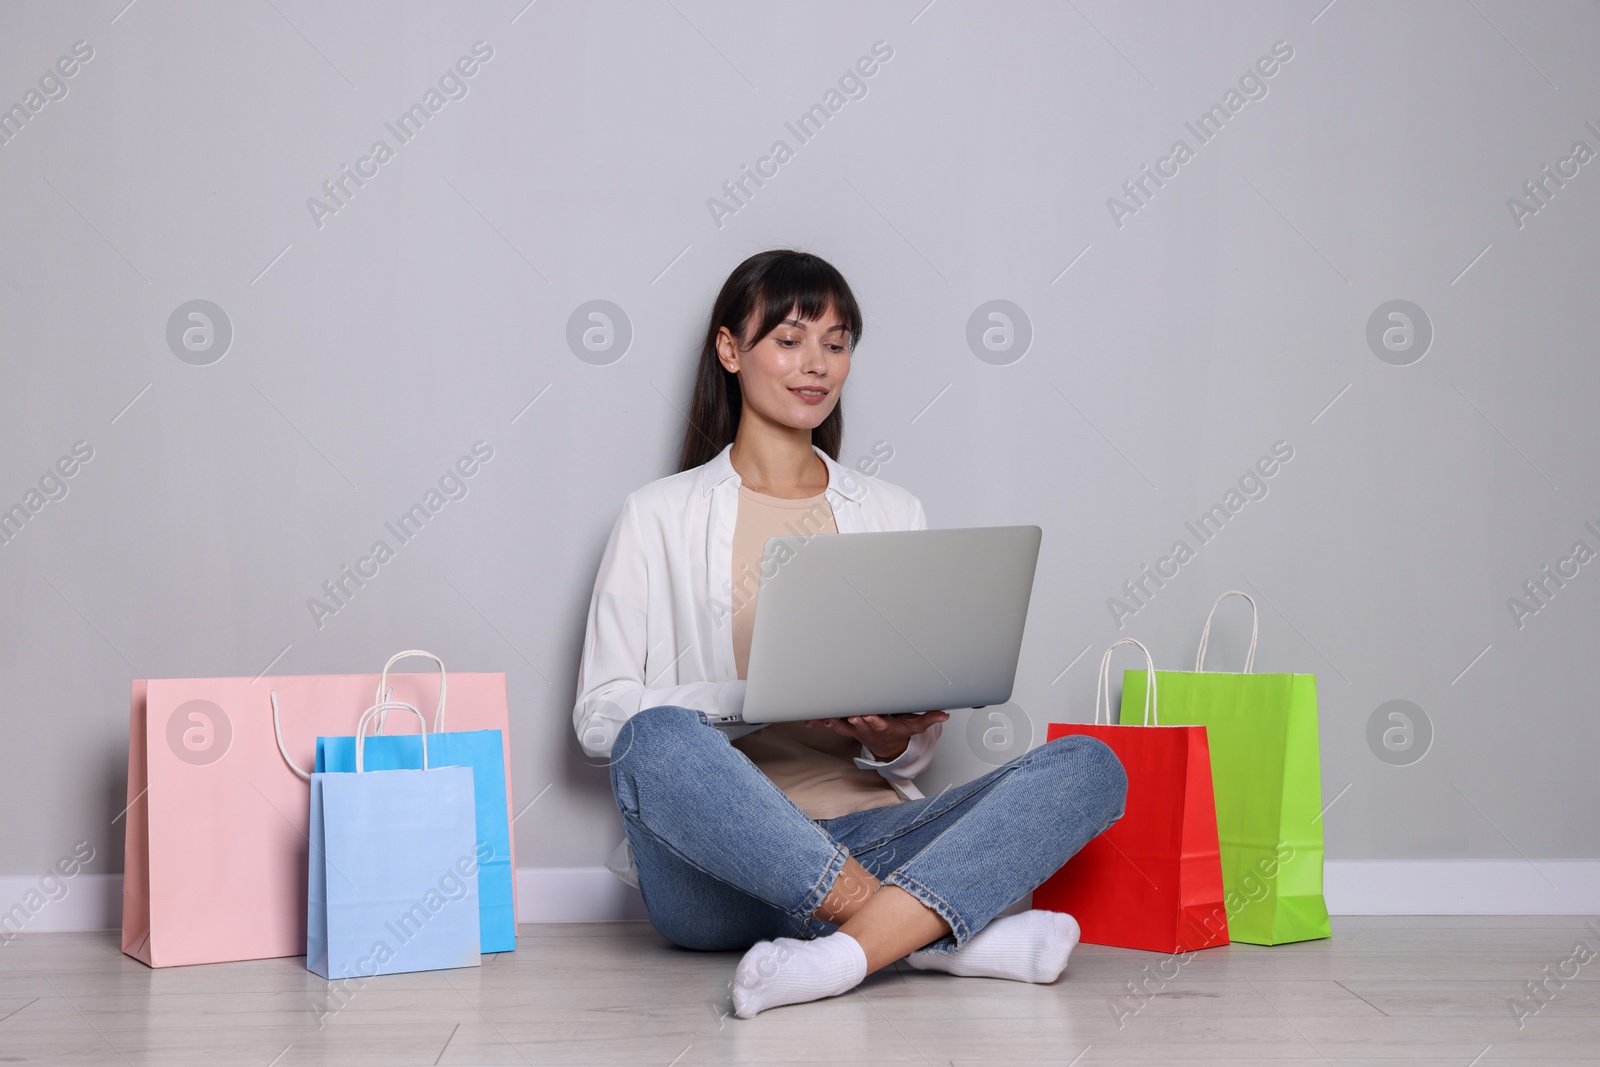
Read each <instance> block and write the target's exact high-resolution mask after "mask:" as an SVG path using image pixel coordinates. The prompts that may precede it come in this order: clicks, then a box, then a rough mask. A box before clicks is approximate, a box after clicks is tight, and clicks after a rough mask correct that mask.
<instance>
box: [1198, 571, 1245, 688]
mask: <svg viewBox="0 0 1600 1067" xmlns="http://www.w3.org/2000/svg"><path fill="white" fill-rule="evenodd" d="M1231 596H1242V597H1244V598H1245V599H1246V600H1248V601H1250V651H1248V652H1246V653H1245V654H1244V673H1245V674H1249V673H1250V671H1251V669H1252V668H1253V667H1254V666H1255V663H1256V635H1257V634H1258V633H1259V632H1260V629H1261V611H1260V609H1259V608H1257V607H1256V601H1255V597H1253V596H1251V595H1250V594H1249V593H1246V592H1245V591H1244V590H1242V589H1230V590H1228V591H1227V592H1226V593H1223V594H1222V595H1221V596H1219V597H1217V600H1216V603H1214V604H1212V605H1211V611H1210V613H1209V614H1207V615H1206V626H1205V629H1203V630H1201V631H1200V649H1199V651H1197V652H1196V653H1195V654H1194V669H1195V672H1196V673H1199V672H1200V671H1203V670H1205V667H1204V666H1202V664H1204V663H1205V660H1206V644H1207V643H1208V642H1209V641H1210V640H1211V616H1212V615H1215V614H1216V613H1217V607H1218V605H1220V604H1221V603H1222V602H1223V601H1224V600H1226V599H1228V597H1231Z"/></svg>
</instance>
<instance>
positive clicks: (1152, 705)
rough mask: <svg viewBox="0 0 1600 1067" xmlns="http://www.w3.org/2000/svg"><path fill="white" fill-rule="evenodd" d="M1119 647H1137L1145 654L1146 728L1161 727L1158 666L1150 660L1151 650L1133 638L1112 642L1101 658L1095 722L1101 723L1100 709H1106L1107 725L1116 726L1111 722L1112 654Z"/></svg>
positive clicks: (1095, 703)
mask: <svg viewBox="0 0 1600 1067" xmlns="http://www.w3.org/2000/svg"><path fill="white" fill-rule="evenodd" d="M1118 645H1137V646H1138V648H1139V651H1140V652H1143V653H1144V663H1145V677H1146V679H1147V682H1148V684H1147V685H1146V686H1145V687H1144V724H1145V725H1146V726H1159V725H1161V719H1160V716H1159V715H1158V714H1157V712H1156V664H1155V660H1153V659H1151V658H1150V650H1149V649H1148V648H1145V647H1144V645H1142V644H1140V643H1139V642H1138V641H1135V640H1134V639H1133V638H1131V637H1124V638H1122V639H1121V640H1118V641H1113V642H1111V647H1110V648H1108V649H1106V654H1105V655H1104V656H1102V657H1100V682H1099V686H1098V687H1097V688H1096V690H1095V694H1094V721H1095V722H1096V723H1098V722H1099V721H1100V707H1101V705H1102V704H1103V705H1104V706H1105V709H1106V725H1107V726H1114V725H1116V724H1115V723H1113V722H1112V721H1111V653H1113V652H1115V651H1116V649H1117V646H1118Z"/></svg>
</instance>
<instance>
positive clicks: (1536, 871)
mask: <svg viewBox="0 0 1600 1067" xmlns="http://www.w3.org/2000/svg"><path fill="white" fill-rule="evenodd" d="M66 887H67V891H66V894H65V895H64V896H61V895H60V889H59V888H57V889H56V890H55V892H56V894H57V895H58V896H59V899H57V900H50V899H49V898H48V897H49V895H48V894H47V893H45V892H44V889H45V888H46V887H42V886H41V885H40V881H39V879H38V878H37V877H26V876H23V877H17V876H12V875H0V941H4V940H5V939H6V937H7V935H8V934H10V933H46V932H52V931H67V930H113V929H116V928H118V927H119V926H121V924H122V876H121V875H118V874H87V873H86V874H80V875H78V876H77V877H76V878H72V879H70V880H68V881H67V882H66ZM30 891H34V892H36V893H37V894H38V895H37V896H35V897H33V898H31V901H30V898H29V897H28V893H29V892H30ZM1324 894H1325V896H1326V897H1327V900H1328V910H1329V911H1330V912H1332V913H1333V914H1335V915H1595V914H1600V860H1537V861H1532V862H1529V861H1524V860H1329V861H1328V863H1327V865H1326V867H1325V868H1324ZM41 901H42V904H41V903H40V902H41ZM30 902H31V903H32V904H34V905H38V906H36V907H35V908H34V909H32V910H30V909H29V907H28V904H29V903H30ZM18 905H20V906H22V909H23V912H24V913H26V921H22V920H21V919H19V917H18V913H17V912H15V911H14V910H13V909H14V907H15V906H18ZM646 917H647V916H646V913H645V909H644V900H643V898H641V897H640V896H639V891H638V890H637V889H634V888H633V887H632V886H630V885H627V884H626V883H624V882H623V881H622V880H621V879H619V878H618V877H617V876H616V875H614V874H612V873H611V872H610V871H608V870H606V869H605V868H604V867H524V868H522V869H520V870H518V871H517V919H518V921H520V922H525V923H556V922H562V923H581V922H614V921H617V920H622V919H644V918H646Z"/></svg>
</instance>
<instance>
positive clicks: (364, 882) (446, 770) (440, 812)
mask: <svg viewBox="0 0 1600 1067" xmlns="http://www.w3.org/2000/svg"><path fill="white" fill-rule="evenodd" d="M390 708H395V709H403V710H406V711H410V712H411V713H412V714H414V715H416V716H417V721H418V723H419V724H420V725H421V727H422V729H423V731H424V736H423V738H421V739H420V747H421V756H422V759H421V763H422V766H421V767H420V768H419V769H416V770H376V769H371V768H369V767H367V766H366V765H365V761H364V759H363V755H364V753H363V751H362V747H360V746H358V747H357V748H356V751H355V770H354V771H353V772H339V771H323V772H317V773H314V774H312V776H311V819H310V833H309V835H308V836H309V837H310V839H311V853H310V870H309V876H308V878H307V883H308V889H307V893H306V967H307V969H309V970H311V971H313V972H315V973H316V974H319V975H321V976H322V977H323V978H328V979H339V978H350V977H370V976H373V975H378V974H399V973H402V972H405V971H430V970H440V969H443V968H448V967H476V966H478V965H479V963H480V960H481V956H480V954H479V947H478V946H479V927H478V834H477V815H476V802H475V799H474V786H473V770H472V768H471V767H439V766H433V765H431V764H430V762H429V751H428V749H429V746H428V741H429V738H428V737H427V736H426V731H427V723H426V722H425V721H424V720H423V718H422V713H421V712H419V711H417V709H416V708H414V707H412V706H411V705H410V704H402V703H399V702H385V703H381V704H377V705H375V706H373V707H372V708H369V709H368V710H367V711H366V712H365V713H364V714H363V715H362V716H361V721H360V723H359V724H358V725H357V727H356V737H357V738H358V739H360V738H362V737H363V736H364V735H365V733H366V731H367V727H368V724H369V723H374V722H376V721H377V718H378V716H379V715H380V714H382V713H385V712H387V711H388V710H389V709H390Z"/></svg>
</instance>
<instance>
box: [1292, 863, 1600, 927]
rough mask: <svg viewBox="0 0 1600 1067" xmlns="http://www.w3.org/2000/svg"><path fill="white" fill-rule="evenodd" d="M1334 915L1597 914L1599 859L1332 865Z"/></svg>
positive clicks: (1327, 887) (1327, 877) (1329, 885)
mask: <svg viewBox="0 0 1600 1067" xmlns="http://www.w3.org/2000/svg"><path fill="white" fill-rule="evenodd" d="M1322 894H1323V896H1324V897H1325V898H1326V899H1327V901H1328V911H1330V912H1332V913H1333V914H1335V915H1593V914H1596V913H1600V860H1338V861H1334V860H1329V861H1328V862H1327V863H1326V864H1325V865H1324V868H1323V886H1322Z"/></svg>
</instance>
